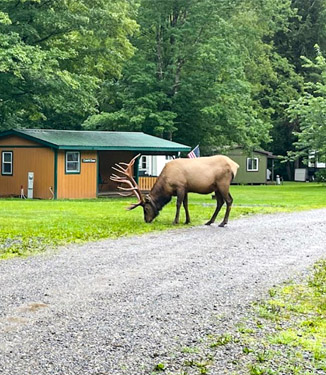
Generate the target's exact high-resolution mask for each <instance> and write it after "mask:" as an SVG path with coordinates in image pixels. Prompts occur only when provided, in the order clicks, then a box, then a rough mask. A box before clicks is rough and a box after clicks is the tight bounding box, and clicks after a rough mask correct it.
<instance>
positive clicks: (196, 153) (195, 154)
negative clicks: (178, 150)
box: [187, 145, 200, 159]
mask: <svg viewBox="0 0 326 375" xmlns="http://www.w3.org/2000/svg"><path fill="white" fill-rule="evenodd" d="M187 156H188V158H190V159H194V158H199V156H200V151H199V145H197V146H196V147H195V148H194V149H193V150H191V151H190V152H189V154H188V155H187Z"/></svg>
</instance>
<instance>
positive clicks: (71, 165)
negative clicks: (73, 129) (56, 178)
mask: <svg viewBox="0 0 326 375" xmlns="http://www.w3.org/2000/svg"><path fill="white" fill-rule="evenodd" d="M66 173H80V152H79V151H67V152H66Z"/></svg>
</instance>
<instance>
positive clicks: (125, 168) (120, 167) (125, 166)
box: [110, 154, 145, 210]
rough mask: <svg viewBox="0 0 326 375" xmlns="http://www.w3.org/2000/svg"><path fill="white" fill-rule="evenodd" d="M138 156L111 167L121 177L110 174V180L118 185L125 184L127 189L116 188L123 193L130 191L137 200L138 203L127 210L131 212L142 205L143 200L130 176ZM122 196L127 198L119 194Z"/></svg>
mask: <svg viewBox="0 0 326 375" xmlns="http://www.w3.org/2000/svg"><path fill="white" fill-rule="evenodd" d="M139 156H140V154H138V155H136V156H135V157H134V158H133V159H131V160H130V162H129V163H124V162H120V163H116V164H115V167H112V169H114V170H115V171H117V172H118V173H120V174H122V176H118V175H116V174H114V173H113V174H112V175H111V176H110V180H112V181H114V182H117V183H118V184H122V183H124V184H127V185H128V186H129V187H123V186H118V189H120V190H124V191H130V192H132V193H134V194H135V195H136V197H137V199H138V202H137V203H136V204H132V205H131V206H129V207H128V208H127V209H128V210H133V209H134V208H136V207H138V206H142V205H144V203H145V202H144V198H143V196H142V194H141V191H140V189H139V186H138V185H137V182H136V181H135V180H134V178H133V176H132V166H133V165H134V163H135V160H136V159H137V158H138V157H139ZM119 194H120V195H122V196H127V195H129V194H124V193H119Z"/></svg>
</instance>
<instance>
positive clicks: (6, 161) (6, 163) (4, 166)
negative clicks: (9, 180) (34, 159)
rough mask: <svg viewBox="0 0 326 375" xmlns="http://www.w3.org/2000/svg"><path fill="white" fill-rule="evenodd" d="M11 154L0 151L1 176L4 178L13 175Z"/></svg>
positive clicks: (10, 152)
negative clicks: (0, 154) (0, 152)
mask: <svg viewBox="0 0 326 375" xmlns="http://www.w3.org/2000/svg"><path fill="white" fill-rule="evenodd" d="M12 156H13V153H12V151H2V157H1V161H2V163H1V174H2V175H4V176H12V175H13V162H12V160H13V157H12Z"/></svg>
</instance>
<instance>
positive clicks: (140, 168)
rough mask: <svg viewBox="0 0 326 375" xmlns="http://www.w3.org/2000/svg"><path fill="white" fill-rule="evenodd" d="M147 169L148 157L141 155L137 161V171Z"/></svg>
mask: <svg viewBox="0 0 326 375" xmlns="http://www.w3.org/2000/svg"><path fill="white" fill-rule="evenodd" d="M143 164H145V167H143ZM148 168H149V156H148V155H142V157H141V158H140V161H139V170H140V171H147V169H148Z"/></svg>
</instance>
